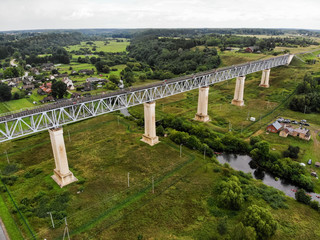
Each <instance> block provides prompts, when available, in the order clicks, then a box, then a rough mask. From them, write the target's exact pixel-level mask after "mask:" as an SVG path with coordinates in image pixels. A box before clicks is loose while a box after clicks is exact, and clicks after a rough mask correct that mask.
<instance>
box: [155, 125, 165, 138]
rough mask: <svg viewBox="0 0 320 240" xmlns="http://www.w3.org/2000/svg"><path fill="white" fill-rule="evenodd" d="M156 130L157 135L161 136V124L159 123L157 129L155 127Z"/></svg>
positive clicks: (162, 130)
mask: <svg viewBox="0 0 320 240" xmlns="http://www.w3.org/2000/svg"><path fill="white" fill-rule="evenodd" d="M156 132H157V135H159V136H163V135H164V133H165V131H164V128H163V126H162V125H159V126H158V127H157V129H156Z"/></svg>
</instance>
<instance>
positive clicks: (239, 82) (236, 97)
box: [231, 76, 246, 106]
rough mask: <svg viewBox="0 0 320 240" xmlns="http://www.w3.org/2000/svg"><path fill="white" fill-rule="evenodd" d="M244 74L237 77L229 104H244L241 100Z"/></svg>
mask: <svg viewBox="0 0 320 240" xmlns="http://www.w3.org/2000/svg"><path fill="white" fill-rule="evenodd" d="M245 79H246V76H241V77H237V80H236V88H235V90H234V98H233V100H232V101H231V104H233V105H236V106H244V102H243V92H244V80H245Z"/></svg>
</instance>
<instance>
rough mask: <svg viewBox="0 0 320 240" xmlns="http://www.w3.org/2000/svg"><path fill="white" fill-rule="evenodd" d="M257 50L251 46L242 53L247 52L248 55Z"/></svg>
mask: <svg viewBox="0 0 320 240" xmlns="http://www.w3.org/2000/svg"><path fill="white" fill-rule="evenodd" d="M258 50H259V47H258V46H251V47H247V48H246V49H245V50H244V51H245V52H248V53H253V52H256V51H258Z"/></svg>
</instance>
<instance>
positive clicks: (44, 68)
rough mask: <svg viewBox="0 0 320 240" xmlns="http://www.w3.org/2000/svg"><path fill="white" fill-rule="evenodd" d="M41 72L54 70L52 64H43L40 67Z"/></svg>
mask: <svg viewBox="0 0 320 240" xmlns="http://www.w3.org/2000/svg"><path fill="white" fill-rule="evenodd" d="M41 69H42V71H51V70H53V69H54V65H53V63H44V64H42V65H41Z"/></svg>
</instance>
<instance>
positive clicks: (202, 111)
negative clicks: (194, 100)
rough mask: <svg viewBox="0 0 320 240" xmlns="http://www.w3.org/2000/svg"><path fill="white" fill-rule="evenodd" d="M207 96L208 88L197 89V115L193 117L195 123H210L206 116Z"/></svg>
mask: <svg viewBox="0 0 320 240" xmlns="http://www.w3.org/2000/svg"><path fill="white" fill-rule="evenodd" d="M208 96H209V87H201V88H199V97H198V109H197V114H196V116H195V117H194V119H195V120H196V121H200V122H208V121H210V119H209V115H208Z"/></svg>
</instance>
